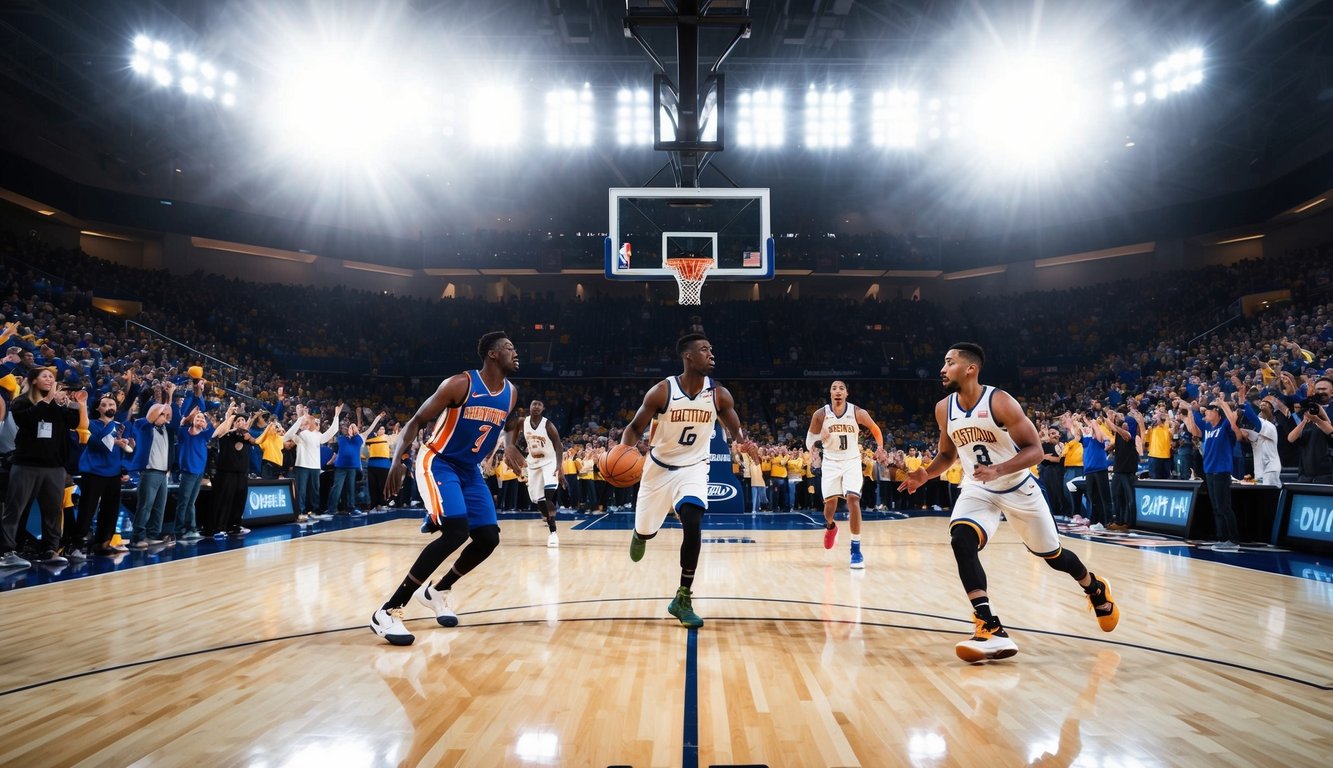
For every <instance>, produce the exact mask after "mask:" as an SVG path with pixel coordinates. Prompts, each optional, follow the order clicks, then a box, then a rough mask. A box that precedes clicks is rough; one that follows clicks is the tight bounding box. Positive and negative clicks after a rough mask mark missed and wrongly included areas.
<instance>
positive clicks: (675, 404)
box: [620, 333, 741, 627]
mask: <svg viewBox="0 0 1333 768" xmlns="http://www.w3.org/2000/svg"><path fill="white" fill-rule="evenodd" d="M676 354H678V355H680V357H681V360H682V362H683V370H682V371H681V374H680V375H679V376H673V377H671V378H669V379H663V380H662V381H659V382H658V383H657V384H655V385H653V388H652V389H650V390H648V393H647V394H645V395H644V396H643V405H641V406H639V410H638V412H637V413H635V414H634V419H633V420H632V421H631V422H630V423H629V424H628V425H627V426H626V427H625V432H624V434H622V435H621V437H620V444H621V445H629V446H634V445H637V444H638V442H639V437H640V436H641V435H642V434H643V433H644V430H645V429H647V428H648V425H649V423H650V422H651V423H652V425H653V428H652V439H651V441H650V445H649V449H648V456H647V458H646V459H645V460H644V464H643V476H642V477H641V478H640V479H639V497H638V500H637V502H636V503H635V508H634V534H633V536H632V537H631V538H630V545H629V556H630V559H631V560H633V561H635V562H638V561H639V560H641V559H643V553H644V549H645V546H646V542H647V541H648V539H651V538H652V537H654V536H656V535H657V531H658V530H659V529H660V528H661V527H662V523H663V522H665V521H666V516H667V514H668V513H669V512H671V511H672V510H675V512H676V515H677V516H678V517H679V518H680V525H681V528H683V529H684V534H685V535H684V540H683V541H682V542H681V545H680V588H679V589H677V590H676V599H675V600H672V601H671V605H670V606H668V607H667V612H668V613H670V614H671V615H672V616H675V617H676V618H678V619H680V623H681V624H682V625H683V626H686V627H701V626H703V623H704V621H703V619H701V618H699V615H698V614H696V613H695V612H694V607H693V593H692V591H691V590H692V589H693V586H694V571H695V568H697V567H698V565H699V550H700V549H701V548H702V546H703V517H704V512H705V511H706V510H707V509H708V464H709V460H710V456H711V454H712V451H711V448H710V446H709V443H710V441H711V440H712V437H713V426H714V424H715V423H716V422H718V421H721V422H722V427H723V429H725V430H726V432H727V435H728V442H733V441H736V440H739V439H741V421H740V418H739V417H738V416H737V415H736V408H735V403H734V401H733V400H732V399H731V393H730V392H728V391H727V389H726V387H722V386H719V385H718V384H717V382H715V381H713V379H712V378H711V376H710V375H709V374H711V373H712V372H713V345H712V344H710V343H709V342H708V339H707V338H705V337H704V335H703V334H702V333H690V334H686V335H684V336H682V337H680V340H678V341H677V342H676Z"/></svg>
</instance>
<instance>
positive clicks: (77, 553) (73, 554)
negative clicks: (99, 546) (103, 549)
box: [65, 547, 88, 560]
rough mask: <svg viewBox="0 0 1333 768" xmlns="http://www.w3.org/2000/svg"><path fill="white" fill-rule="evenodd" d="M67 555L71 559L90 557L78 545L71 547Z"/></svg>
mask: <svg viewBox="0 0 1333 768" xmlns="http://www.w3.org/2000/svg"><path fill="white" fill-rule="evenodd" d="M65 557H67V558H69V559H70V560H87V559H88V555H86V554H84V552H83V550H82V549H79V548H78V547H75V548H74V549H71V550H70V551H68V552H66V553H65Z"/></svg>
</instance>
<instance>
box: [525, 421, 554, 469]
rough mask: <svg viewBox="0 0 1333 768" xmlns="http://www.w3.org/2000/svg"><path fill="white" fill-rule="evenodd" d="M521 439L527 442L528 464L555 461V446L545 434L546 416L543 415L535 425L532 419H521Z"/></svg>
mask: <svg viewBox="0 0 1333 768" xmlns="http://www.w3.org/2000/svg"><path fill="white" fill-rule="evenodd" d="M523 439H524V440H526V441H527V443H528V463H529V464H550V463H551V462H553V461H555V446H553V445H551V439H550V437H549V436H548V435H547V434H546V417H545V416H543V417H542V419H541V421H539V422H537V426H535V427H534V426H532V419H531V418H525V419H523Z"/></svg>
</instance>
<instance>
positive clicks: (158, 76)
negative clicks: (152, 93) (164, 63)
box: [153, 67, 174, 86]
mask: <svg viewBox="0 0 1333 768" xmlns="http://www.w3.org/2000/svg"><path fill="white" fill-rule="evenodd" d="M173 79H174V78H172V76H171V72H169V71H167V68H166V67H157V68H156V69H154V70H153V80H154V81H156V82H157V84H158V85H161V86H168V85H171V81H172V80H173Z"/></svg>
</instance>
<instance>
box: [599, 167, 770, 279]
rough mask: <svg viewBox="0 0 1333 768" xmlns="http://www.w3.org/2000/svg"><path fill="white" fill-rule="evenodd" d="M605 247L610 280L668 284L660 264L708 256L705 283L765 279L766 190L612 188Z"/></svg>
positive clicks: (669, 274) (767, 242)
mask: <svg viewBox="0 0 1333 768" xmlns="http://www.w3.org/2000/svg"><path fill="white" fill-rule="evenodd" d="M608 200H609V202H610V228H609V229H608V230H607V233H608V236H607V238H606V242H605V246H604V249H605V260H606V276H607V278H609V279H611V280H674V279H675V276H674V274H673V272H672V271H671V269H670V268H668V267H667V265H666V260H667V259H670V258H675V257H680V256H686V255H691V256H699V257H703V258H710V259H712V261H713V267H712V268H711V269H710V270H709V271H708V279H709V280H770V279H772V277H773V267H774V252H775V248H774V243H773V236H772V232H771V229H770V227H771V222H770V220H769V197H768V189H766V188H743V189H726V188H704V189H680V188H675V187H613V188H611V190H610V191H609V195H608Z"/></svg>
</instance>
